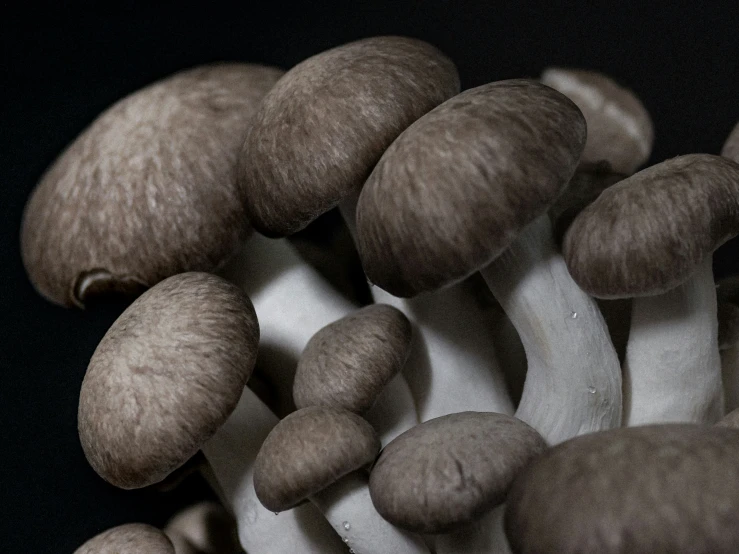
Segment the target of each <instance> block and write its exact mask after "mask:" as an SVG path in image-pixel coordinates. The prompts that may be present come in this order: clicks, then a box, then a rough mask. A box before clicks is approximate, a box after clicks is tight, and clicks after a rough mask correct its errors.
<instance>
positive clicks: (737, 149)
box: [721, 123, 739, 163]
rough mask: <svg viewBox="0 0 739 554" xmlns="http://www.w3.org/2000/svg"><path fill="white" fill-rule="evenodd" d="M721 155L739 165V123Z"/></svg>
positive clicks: (727, 140)
mask: <svg viewBox="0 0 739 554" xmlns="http://www.w3.org/2000/svg"><path fill="white" fill-rule="evenodd" d="M721 155H722V156H725V157H727V158H729V159H731V160H734V161H735V162H737V163H739V123H737V124H736V125H735V126H734V128H733V129H732V131H731V133H729V136H728V138H727V139H726V142H725V143H724V147H723V148H722V149H721Z"/></svg>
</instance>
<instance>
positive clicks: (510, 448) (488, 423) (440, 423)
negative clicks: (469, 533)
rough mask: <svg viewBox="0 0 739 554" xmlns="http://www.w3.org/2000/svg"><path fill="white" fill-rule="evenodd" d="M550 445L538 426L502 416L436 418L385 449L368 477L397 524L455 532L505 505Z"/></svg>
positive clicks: (377, 500)
mask: <svg viewBox="0 0 739 554" xmlns="http://www.w3.org/2000/svg"><path fill="white" fill-rule="evenodd" d="M545 448H546V443H545V442H544V439H543V438H542V437H541V436H540V435H539V433H537V432H536V431H535V430H534V429H533V428H531V427H529V426H528V425H526V424H525V423H524V422H522V421H520V420H518V419H516V418H514V417H510V416H506V415H503V414H496V413H492V412H489V413H488V412H463V413H457V414H450V415H447V416H442V417H439V418H436V419H432V420H429V421H427V422H425V423H422V424H420V425H417V426H415V427H413V428H411V429H409V430H408V431H406V432H405V433H403V434H402V435H400V436H399V437H397V438H396V439H395V440H393V441H392V442H391V443H390V444H388V445H387V446H386V447H385V448H384V449H383V451H382V454H381V455H380V458H379V459H378V460H377V463H376V464H375V466H374V467H373V468H372V474H371V475H370V495H371V496H372V503H373V504H374V505H375V509H377V511H378V512H379V514H380V515H381V516H382V517H384V518H385V519H386V520H388V521H389V522H390V523H392V524H393V525H397V526H398V527H402V528H404V529H408V530H411V531H417V532H420V533H444V532H449V531H451V530H453V529H454V528H456V527H459V526H461V525H463V524H465V523H469V522H471V521H473V520H475V519H477V518H478V517H480V516H482V515H483V514H484V513H485V512H487V511H489V510H491V509H492V508H494V507H495V506H498V505H499V504H502V503H503V502H504V501H505V498H506V494H507V493H508V489H509V488H510V486H511V483H512V482H513V479H514V478H515V477H516V475H517V474H518V473H519V472H520V471H521V470H522V469H523V468H524V467H525V466H526V465H527V464H528V463H529V462H530V461H531V460H532V459H533V458H535V457H536V456H538V455H539V454H541V453H542V452H543V451H544V450H545Z"/></svg>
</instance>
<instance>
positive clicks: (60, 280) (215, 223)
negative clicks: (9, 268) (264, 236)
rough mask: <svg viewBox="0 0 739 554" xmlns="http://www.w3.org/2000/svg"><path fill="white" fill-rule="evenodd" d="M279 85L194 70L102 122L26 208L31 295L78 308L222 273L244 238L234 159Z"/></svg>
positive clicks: (239, 74) (244, 74)
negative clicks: (183, 278) (182, 277)
mask: <svg viewBox="0 0 739 554" xmlns="http://www.w3.org/2000/svg"><path fill="white" fill-rule="evenodd" d="M281 75H282V72H281V71H280V70H278V69H274V68H270V67H263V66H258V65H247V64H235V63H230V64H216V65H209V66H203V67H198V68H195V69H191V70H188V71H183V72H181V73H178V74H175V75H173V76H171V77H169V78H167V79H164V80H162V81H159V82H157V83H154V84H153V85H151V86H149V87H146V88H144V89H142V90H140V91H138V92H136V93H134V94H132V95H130V96H128V97H126V98H124V99H123V100H121V101H120V102H118V103H116V104H115V105H113V106H112V107H111V108H109V109H108V110H106V111H105V112H104V113H103V114H102V115H100V116H99V117H98V118H97V119H96V120H95V121H94V122H93V123H92V124H91V125H90V126H89V127H88V128H87V129H86V130H85V131H84V132H83V133H82V134H81V135H80V136H79V137H78V138H77V139H76V140H75V141H74V142H73V143H72V144H71V145H70V146H69V147H68V148H67V149H66V150H65V151H64V153H63V154H62V155H61V156H60V157H59V158H58V159H57V160H56V161H55V162H54V164H53V165H52V166H51V167H50V168H49V169H48V170H47V172H46V173H45V175H44V176H43V177H42V179H41V181H40V183H39V184H38V186H37V187H36V189H35V190H34V191H33V193H32V195H31V197H30V199H29V201H28V203H27V205H26V209H25V213H24V217H23V223H22V228H21V253H22V255H23V263H24V265H25V267H26V271H27V272H28V275H29V277H30V279H31V282H32V283H33V285H34V286H35V287H36V289H37V290H38V291H39V292H40V293H41V294H42V295H43V296H45V297H46V298H48V299H49V300H51V301H52V302H55V303H57V304H62V305H64V306H72V305H77V306H84V305H85V304H87V303H88V302H89V301H90V300H91V299H94V298H95V297H97V296H101V295H107V294H125V295H137V294H140V293H141V292H142V291H143V290H144V289H146V288H147V287H149V286H151V285H154V284H155V283H157V282H158V281H161V280H162V279H164V278H165V277H169V276H170V275H174V274H176V273H181V272H184V271H210V270H212V269H214V268H215V267H216V266H218V265H219V264H220V263H222V262H224V261H225V259H226V258H228V257H229V256H230V255H231V253H232V252H233V251H234V249H235V248H236V247H237V246H238V245H239V243H240V241H241V240H242V239H243V238H244V237H245V236H246V234H247V233H248V231H249V226H248V224H247V222H246V218H245V216H244V208H243V202H242V197H241V196H240V194H239V189H238V185H237V180H236V163H237V156H238V152H239V150H240V148H241V145H242V144H243V138H244V134H245V132H246V130H247V128H248V126H249V122H250V121H251V118H252V116H253V114H254V112H255V110H256V108H257V106H258V104H259V102H260V101H261V98H262V96H264V94H265V93H266V92H267V91H268V90H269V89H270V88H271V87H272V85H273V84H274V83H275V82H276V81H277V79H279V77H280V76H281Z"/></svg>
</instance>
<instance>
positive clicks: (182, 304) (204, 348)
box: [78, 273, 259, 489]
mask: <svg viewBox="0 0 739 554" xmlns="http://www.w3.org/2000/svg"><path fill="white" fill-rule="evenodd" d="M258 342H259V327H258V324H257V319H256V315H255V313H254V308H253V307H252V304H251V302H250V301H249V298H247V296H246V295H245V294H244V293H243V292H242V291H241V290H240V289H239V288H237V287H236V286H234V285H232V284H230V283H228V282H226V281H225V280H223V279H221V278H219V277H216V276H214V275H210V274H206V273H183V274H180V275H176V276H174V277H170V278H168V279H165V280H164V281H161V282H160V283H159V284H157V285H155V286H154V287H152V288H151V289H149V290H148V291H147V292H146V293H144V294H143V295H142V296H141V297H139V298H138V299H137V300H136V301H135V302H134V303H133V304H131V306H129V308H128V309H127V310H126V311H125V312H123V314H122V315H121V316H120V317H119V318H118V319H117V320H116V321H115V323H113V325H112V326H111V328H110V329H109V330H108V332H107V333H106V334H105V336H104V337H103V339H102V340H101V341H100V344H99V345H98V347H97V349H96V350H95V353H94V354H93V356H92V359H91V360H90V365H89V366H88V368H87V373H86V374H85V378H84V380H83V382H82V390H81V391H80V403H79V410H78V429H79V435H80V441H81V443H82V448H83V450H84V452H85V456H86V457H87V460H88V461H89V462H90V465H92V467H93V468H94V469H95V471H96V472H97V473H98V474H99V475H100V476H101V477H102V478H103V479H105V480H106V481H108V482H109V483H112V484H113V485H116V486H118V487H121V488H125V489H130V488H138V487H144V486H146V485H150V484H152V483H156V482H158V481H161V480H162V479H164V478H165V477H166V476H167V475H168V474H169V473H170V472H171V471H173V470H174V469H176V468H177V467H179V466H181V465H182V464H184V463H185V462H186V461H187V460H188V459H189V458H190V457H191V456H193V455H194V454H195V452H197V450H198V449H199V448H200V447H201V445H202V444H203V443H204V442H205V441H206V440H208V439H209V438H210V437H211V436H212V435H213V434H214V433H215V431H216V430H217V429H218V427H220V425H221V424H222V423H223V422H224V421H225V420H226V418H227V417H228V416H229V415H230V414H231V412H232V411H233V410H234V408H235V407H236V404H237V402H238V400H239V398H240V397H241V392H242V391H243V389H244V386H245V385H246V381H247V380H248V379H249V375H250V374H251V372H252V369H253V367H254V363H255V360H256V353H257V345H258Z"/></svg>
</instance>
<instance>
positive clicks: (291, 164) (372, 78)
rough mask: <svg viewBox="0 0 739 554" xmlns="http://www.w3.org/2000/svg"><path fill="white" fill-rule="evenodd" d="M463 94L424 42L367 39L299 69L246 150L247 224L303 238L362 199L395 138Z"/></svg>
mask: <svg viewBox="0 0 739 554" xmlns="http://www.w3.org/2000/svg"><path fill="white" fill-rule="evenodd" d="M458 92H459V77H458V75H457V69H456V67H455V66H454V64H453V63H452V61H451V60H449V58H447V57H446V56H445V55H444V54H442V53H441V52H440V51H439V50H437V49H436V48H434V47H433V46H431V45H429V44H427V43H425V42H422V41H420V40H417V39H411V38H404V37H374V38H368V39H363V40H359V41H356V42H352V43H349V44H345V45H343V46H339V47H337V48H333V49H331V50H328V51H326V52H322V53H320V54H318V55H316V56H313V57H311V58H308V59H307V60H305V61H303V62H302V63H300V64H298V65H297V66H295V67H294V68H292V69H291V70H290V71H288V72H287V74H285V76H284V77H283V78H282V79H280V81H279V82H278V83H277V85H276V86H275V87H274V88H273V89H272V90H271V91H270V92H269V94H267V96H266V97H265V98H264V103H263V104H262V106H261V108H260V109H259V112H258V113H257V115H256V117H255V119H254V123H253V126H252V127H251V131H250V132H249V136H248V138H247V139H246V142H245V144H244V148H243V151H242V155H241V159H240V169H239V176H240V179H241V184H242V186H243V188H244V190H245V193H246V196H247V198H248V206H247V213H248V217H249V220H250V222H251V223H252V225H254V228H255V229H257V230H258V231H259V232H261V233H264V234H265V235H268V236H285V235H289V234H292V233H294V232H296V231H299V230H300V229H302V228H303V227H305V226H306V225H308V223H310V222H311V221H312V220H313V219H315V218H316V217H318V216H319V215H321V214H322V213H324V212H327V211H328V210H329V209H331V208H333V207H334V206H336V205H337V204H338V203H339V202H340V201H341V200H342V199H343V198H345V197H347V196H348V195H350V194H353V193H356V192H358V190H359V188H360V187H361V186H362V184H363V183H364V180H365V179H366V178H367V175H369V172H370V171H371V170H372V167H373V166H374V165H375V163H376V162H377V160H378V159H379V158H380V156H381V155H382V153H383V152H384V151H385V149H386V148H387V147H388V146H389V145H390V143H391V142H392V141H393V140H394V139H395V137H397V136H398V134H400V132H401V131H403V129H405V128H406V127H408V125H410V124H411V123H412V122H413V121H415V120H416V119H418V118H419V117H421V116H422V115H423V114H425V113H426V112H428V111H429V110H430V109H431V108H434V107H435V106H437V105H439V104H441V103H442V102H443V101H444V100H446V99H447V98H450V97H451V96H453V95H454V94H457V93H458Z"/></svg>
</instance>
